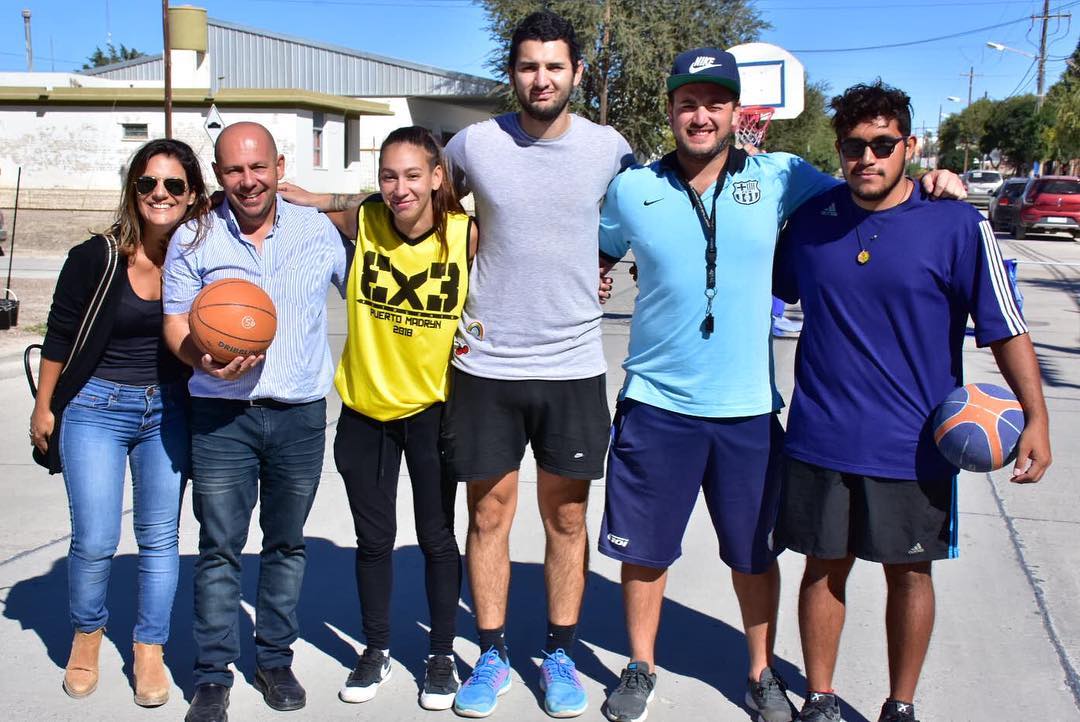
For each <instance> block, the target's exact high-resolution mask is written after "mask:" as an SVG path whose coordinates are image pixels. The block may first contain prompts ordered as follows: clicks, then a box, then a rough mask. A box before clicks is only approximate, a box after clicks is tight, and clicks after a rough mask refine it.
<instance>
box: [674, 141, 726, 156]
mask: <svg viewBox="0 0 1080 722" xmlns="http://www.w3.org/2000/svg"><path fill="white" fill-rule="evenodd" d="M728 142H729V141H728V137H727V136H724V137H722V138H718V139H717V140H716V142H715V143H713V144H712V145H711V146H709V147H708V148H701V147H696V146H690V145H689V144H687V142H686V141H685V140H684V139H682V138H680V137H679V136H675V147H676V148H677V149H678V151H679V153H680V154H681V155H683V156H686V157H687V158H693V159H694V160H701V161H709V160H712V159H713V158H715V157H716V156H718V155H720V154H721V153H723V152H724V149H725V148H727V147H728Z"/></svg>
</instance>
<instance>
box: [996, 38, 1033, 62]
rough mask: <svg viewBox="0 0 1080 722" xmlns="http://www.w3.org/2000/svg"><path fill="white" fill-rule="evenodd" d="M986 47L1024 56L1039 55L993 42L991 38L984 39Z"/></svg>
mask: <svg viewBox="0 0 1080 722" xmlns="http://www.w3.org/2000/svg"><path fill="white" fill-rule="evenodd" d="M986 47H988V48H993V49H994V50H996V51H998V52H999V53H1003V52H1005V51H1006V50H1007V51H1009V52H1010V53H1017V54H1018V55H1024V56H1026V57H1029V58H1037V57H1039V56H1038V55H1036V54H1035V53H1029V52H1026V51H1024V50H1017V49H1016V48H1010V47H1009V46H1008V45H1002V44H1001V43H995V42H994V41H993V40H987V41H986Z"/></svg>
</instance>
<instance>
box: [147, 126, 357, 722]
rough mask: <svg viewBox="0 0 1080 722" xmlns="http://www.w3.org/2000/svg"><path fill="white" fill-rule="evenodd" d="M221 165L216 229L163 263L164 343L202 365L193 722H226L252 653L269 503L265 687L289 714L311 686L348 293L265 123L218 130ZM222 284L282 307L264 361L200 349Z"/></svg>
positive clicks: (263, 588)
mask: <svg viewBox="0 0 1080 722" xmlns="http://www.w3.org/2000/svg"><path fill="white" fill-rule="evenodd" d="M214 173H215V175H216V176H217V179H218V182H219V183H220V184H221V186H222V188H223V189H224V191H225V199H224V201H223V202H222V203H220V204H219V205H218V206H216V207H215V208H214V209H213V210H212V211H211V223H209V224H208V226H209V229H208V231H207V232H206V234H205V237H202V238H200V237H198V236H197V234H196V232H195V229H194V228H192V227H190V226H185V227H182V228H180V229H179V230H177V231H176V233H175V234H174V235H173V238H172V242H171V243H170V244H169V250H168V254H167V255H166V258H165V270H164V304H165V339H166V342H167V343H168V344H169V347H170V348H171V349H172V350H173V352H174V353H175V354H176V355H177V356H179V357H180V358H181V359H183V360H184V361H185V362H186V363H188V364H190V365H191V367H192V368H193V369H194V374H193V375H192V377H191V381H190V382H189V385H188V387H189V390H190V392H191V397H192V398H191V460H192V500H193V506H194V511H195V518H196V519H198V520H199V558H198V561H197V562H196V563H195V618H194V623H193V631H194V634H195V644H196V654H195V674H194V677H195V696H194V698H193V699H192V702H191V707H190V708H189V709H188V713H187V716H186V717H185V720H186V721H187V722H225V720H227V719H228V715H227V709H228V706H229V689H230V687H231V686H232V682H233V675H232V672H231V671H230V670H229V665H230V664H232V663H233V662H236V661H237V659H238V658H239V657H240V643H241V640H240V631H239V620H238V615H239V609H240V556H241V552H242V550H243V547H244V542H245V541H246V539H247V531H248V526H249V524H250V521H251V513H252V510H253V508H254V506H255V502H256V501H259V502H260V507H259V526H260V528H261V529H262V533H263V539H262V550H261V552H260V554H259V587H258V596H257V598H256V602H255V661H256V666H257V671H256V674H255V686H256V687H257V688H258V690H259V692H261V693H262V695H263V699H264V700H265V701H266V704H267V705H269V706H270V707H272V708H273V709H276V710H281V711H288V710H297V709H300V708H301V707H303V706H304V704H305V701H306V694H305V692H304V688H303V687H302V686H301V684H300V682H299V681H298V680H297V679H296V677H295V676H294V675H293V673H292V669H291V667H292V649H291V645H292V643H293V642H294V641H295V640H296V637H297V619H296V606H297V601H298V598H299V595H300V584H301V582H302V581H303V577H304V566H305V562H306V556H305V550H304V522H305V521H306V520H307V516H308V512H309V511H310V510H311V504H312V502H313V501H314V499H315V490H316V488H317V486H318V483H319V476H320V475H321V473H322V460H323V446H324V443H325V437H326V399H325V397H326V394H327V392H328V391H329V390H330V384H331V382H332V380H333V372H334V369H333V364H332V361H331V356H330V346H329V344H328V343H327V337H326V294H327V291H328V290H329V287H330V285H331V284H333V285H335V286H337V288H338V291H339V292H340V293H341V294H342V296H343V297H344V293H345V287H344V283H345V277H346V260H345V248H344V246H343V245H342V242H341V237H340V236H339V235H338V233H337V231H336V230H335V229H334V226H333V225H332V224H331V223H330V221H329V220H328V219H327V218H326V216H325V215H323V214H321V213H319V212H318V211H316V210H314V209H311V208H303V207H300V206H295V205H292V204H290V203H288V202H286V201H285V200H283V199H282V198H281V197H280V196H278V194H277V186H278V181H279V180H280V179H281V177H282V175H283V174H284V173H285V158H284V157H283V156H282V155H280V154H279V153H278V151H277V146H276V145H275V143H274V139H273V137H271V135H270V133H269V132H268V131H267V130H266V128H264V127H263V126H261V125H259V124H257V123H236V124H234V125H231V126H229V127H228V128H226V129H225V130H224V131H223V132H222V133H221V135H220V136H219V137H218V141H217V145H216V146H215V148H214ZM222 278H242V279H244V280H247V281H251V282H252V283H254V284H256V285H257V286H259V287H260V288H262V289H263V290H264V291H266V292H267V293H268V294H269V295H270V298H272V299H273V301H274V306H275V307H276V309H277V324H278V326H277V335H276V337H275V338H274V342H273V344H271V346H270V348H269V349H267V351H266V354H265V357H264V356H257V357H256V356H249V357H247V358H241V357H236V358H234V359H233V360H232V361H231V362H229V363H228V364H219V363H217V362H215V361H214V360H213V359H212V358H211V357H210V356H209V355H205V354H202V353H201V352H200V351H199V350H198V349H196V347H195V346H194V344H193V342H192V339H191V337H190V333H189V329H188V311H189V310H190V309H191V303H192V301H193V300H194V298H195V296H196V295H197V294H198V293H199V291H200V290H201V289H202V288H203V287H204V286H206V285H207V284H209V283H212V282H214V281H217V280H219V279H222Z"/></svg>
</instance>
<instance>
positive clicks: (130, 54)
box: [82, 43, 146, 70]
mask: <svg viewBox="0 0 1080 722" xmlns="http://www.w3.org/2000/svg"><path fill="white" fill-rule="evenodd" d="M144 55H146V53H142V52H139V51H138V50H136V49H135V48H129V47H127V46H126V45H124V44H123V43H120V47H119V49H118V48H117V47H116V46H115V45H113V44H112V43H108V44H106V45H105V49H104V50H102V49H101V47H97V48H94V52H93V53H91V54H90V56H89V57H88V58H87V59H86V60H87V61H88V62H85V63H83V66H82V69H83V70H90V69H91V68H100V67H102V66H104V65H112V64H113V63H119V62H123V61H124V60H134V59H135V58H141V57H143V56H144Z"/></svg>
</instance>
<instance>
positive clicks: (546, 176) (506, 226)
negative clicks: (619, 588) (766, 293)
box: [444, 12, 633, 717]
mask: <svg viewBox="0 0 1080 722" xmlns="http://www.w3.org/2000/svg"><path fill="white" fill-rule="evenodd" d="M582 69H583V66H582V62H581V52H580V49H579V47H578V45H577V41H576V39H575V36H574V30H573V27H572V26H571V25H570V23H569V22H567V21H566V20H564V19H562V18H560V17H559V16H557V15H554V14H552V13H550V12H538V13H534V14H533V15H530V16H529V17H527V18H526V19H525V20H524V21H522V23H521V24H520V25H519V26H518V28H517V30H516V31H515V33H514V36H513V39H512V42H511V49H510V58H509V67H508V72H509V76H510V80H511V83H512V85H513V88H514V92H515V94H516V95H517V98H518V101H519V102H520V104H521V108H522V110H521V112H519V113H512V114H508V115H503V116H500V117H497V118H493V119H491V120H488V121H484V122H481V123H477V124H475V125H472V126H469V127H468V128H466V129H464V130H463V131H461V132H460V133H458V134H457V135H455V136H454V138H453V139H452V140H451V141H450V143H449V144H448V145H447V148H446V152H447V156H448V157H449V160H450V164H451V166H452V169H453V171H454V180H455V183H456V185H457V187H458V190H459V191H460V192H461V194H462V195H465V194H467V193H469V192H471V193H472V194H473V196H474V198H475V201H476V212H477V220H478V224H479V227H480V229H481V234H482V241H481V244H480V248H479V250H478V252H477V256H476V259H475V261H474V265H473V268H472V272H471V274H470V279H469V296H468V300H467V301H466V303H465V309H464V313H463V314H462V320H461V325H460V328H459V333H458V339H457V342H456V346H455V350H454V360H453V367H454V373H453V380H452V388H451V397H450V400H449V402H448V403H447V408H446V412H445V414H446V416H445V417H444V436H445V439H444V440H445V442H446V455H447V462H448V465H449V469H450V472H451V474H453V476H454V478H455V479H457V480H458V481H465V482H468V506H469V532H468V540H467V545H466V558H467V563H468V570H469V581H470V584H471V585H472V593H473V600H474V603H475V610H476V622H477V628H478V632H479V635H480V649H481V652H482V653H483V654H482V656H481V658H480V660H479V661H478V662H477V664H476V668H475V670H474V672H473V675H472V676H471V677H470V678H469V679H468V680H467V681H466V682H465V683H464V685H463V686H462V688H461V690H460V691H459V692H458V695H457V700H456V702H455V709H456V710H457V712H458V713H459V714H462V715H465V716H470V717H486V716H487V715H488V714H490V713H491V712H492V711H493V710H494V709H495V705H496V701H497V697H498V695H500V694H502V693H504V692H505V691H507V689H509V686H510V667H509V663H508V657H507V651H506V643H505V639H504V634H503V630H504V625H505V620H506V606H507V594H508V591H509V584H510V555H509V535H510V527H511V525H512V523H513V520H514V511H515V509H516V507H517V495H518V468H519V467H520V464H521V459H522V456H523V454H524V450H525V444H526V443H531V444H532V449H533V453H534V455H535V457H536V461H537V496H538V501H539V507H540V515H541V518H542V519H543V522H544V531H545V534H546V541H547V549H546V554H545V579H546V580H547V600H548V635H547V643H546V645H545V661H544V663H543V665H542V667H541V683H542V685H543V686H544V689H545V708H546V711H547V712H548V713H549V714H551V715H553V716H558V717H570V716H575V715H578V714H581V713H582V712H584V711H585V708H586V707H587V704H588V701H587V698H586V695H585V690H584V688H583V687H582V685H581V682H580V680H579V679H578V676H577V672H576V670H575V668H574V663H573V661H572V660H571V658H570V656H569V655H568V653H569V652H572V646H573V642H574V637H575V634H576V625H577V620H578V614H579V611H580V607H581V599H582V594H583V592H584V589H585V578H586V574H587V567H588V565H587V555H588V552H587V549H588V540H587V538H586V529H585V507H586V503H587V500H588V492H589V481H590V480H591V479H598V478H600V477H602V476H603V473H604V455H605V453H606V450H607V435H608V427H609V424H610V416H609V413H608V407H607V396H606V392H605V388H604V372H605V370H606V366H605V363H604V356H603V349H602V346H601V338H600V318H601V311H600V305H599V301H598V299H597V295H596V282H597V229H598V226H599V220H600V218H599V209H600V202H601V200H602V199H603V197H604V192H605V190H606V189H607V185H608V183H609V182H610V180H611V179H612V178H613V177H614V176H615V174H616V173H618V172H619V170H620V169H621V168H622V167H624V166H625V165H628V164H629V163H631V162H632V161H633V154H632V152H631V150H630V146H629V145H628V144H627V142H626V141H625V140H624V139H623V138H622V136H620V135H619V134H618V133H617V132H616V131H615V130H613V129H611V128H608V127H604V126H598V125H595V124H594V123H591V122H590V121H588V120H586V119H585V118H582V117H579V116H576V115H573V114H571V113H570V112H569V111H568V109H567V102H568V101H569V98H570V93H571V91H572V90H573V88H574V86H576V85H577V84H578V83H579V82H580V80H581V73H582Z"/></svg>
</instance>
